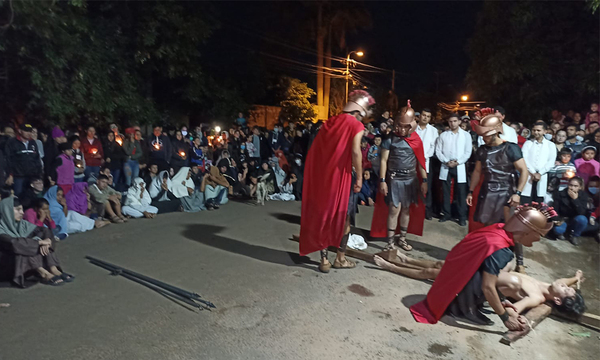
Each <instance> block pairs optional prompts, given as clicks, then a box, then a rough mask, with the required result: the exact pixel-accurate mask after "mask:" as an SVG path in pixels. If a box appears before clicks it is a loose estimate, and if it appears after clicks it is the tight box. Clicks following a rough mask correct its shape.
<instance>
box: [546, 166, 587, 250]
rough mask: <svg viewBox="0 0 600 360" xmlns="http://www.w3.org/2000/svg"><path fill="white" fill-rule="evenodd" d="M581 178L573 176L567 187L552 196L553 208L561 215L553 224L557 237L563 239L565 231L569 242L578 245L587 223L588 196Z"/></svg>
mask: <svg viewBox="0 0 600 360" xmlns="http://www.w3.org/2000/svg"><path fill="white" fill-rule="evenodd" d="M583 189H584V187H583V179H581V178H580V177H577V176H576V177H574V178H572V179H571V180H569V187H568V188H567V189H564V190H563V191H560V192H558V193H557V194H556V195H555V197H554V210H555V211H556V213H557V214H558V216H559V217H561V220H559V221H556V222H555V225H554V229H553V230H554V233H555V234H556V236H557V239H559V240H564V239H565V233H566V234H567V238H568V240H569V242H570V243H571V244H573V245H575V246H578V245H579V237H580V236H581V233H582V232H583V231H584V230H585V229H586V227H587V224H588V218H587V216H586V215H587V213H588V208H587V207H588V196H587V194H586V192H585V191H583Z"/></svg>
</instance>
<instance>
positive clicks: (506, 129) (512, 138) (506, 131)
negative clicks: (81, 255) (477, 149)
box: [477, 123, 519, 146]
mask: <svg viewBox="0 0 600 360" xmlns="http://www.w3.org/2000/svg"><path fill="white" fill-rule="evenodd" d="M500 139H502V140H504V141H508V142H511V143H514V144H518V143H519V139H518V138H517V132H516V131H515V129H513V128H511V127H510V126H508V125H506V124H505V123H502V134H500ZM477 144H478V145H477V146H481V145H483V144H484V143H483V137H481V136H479V138H478V139H477Z"/></svg>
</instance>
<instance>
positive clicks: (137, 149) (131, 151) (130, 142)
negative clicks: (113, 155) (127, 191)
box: [123, 127, 144, 186]
mask: <svg viewBox="0 0 600 360" xmlns="http://www.w3.org/2000/svg"><path fill="white" fill-rule="evenodd" d="M125 136H126V137H127V138H126V139H125V142H124V143H123V150H124V151H125V155H127V160H126V161H125V164H124V165H123V172H124V174H125V184H126V185H127V186H131V180H132V179H135V178H137V177H138V176H139V174H140V163H139V161H140V159H141V158H142V157H143V156H144V152H143V150H142V144H141V143H140V142H139V141H138V140H137V139H136V138H135V129H134V128H132V127H130V128H127V129H125Z"/></svg>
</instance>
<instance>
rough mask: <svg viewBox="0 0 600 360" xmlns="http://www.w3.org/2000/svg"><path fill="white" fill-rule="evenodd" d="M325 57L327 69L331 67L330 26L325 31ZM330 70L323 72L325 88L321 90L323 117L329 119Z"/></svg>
mask: <svg viewBox="0 0 600 360" xmlns="http://www.w3.org/2000/svg"><path fill="white" fill-rule="evenodd" d="M325 56H326V58H325V67H326V68H327V69H331V26H329V31H328V33H327V53H326V55H325ZM330 71H331V70H326V71H325V74H324V80H325V86H324V87H325V89H324V92H323V106H325V112H324V114H325V117H326V118H327V119H329V116H330V114H329V94H330V92H331V76H329V72H330Z"/></svg>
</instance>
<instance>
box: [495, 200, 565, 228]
mask: <svg viewBox="0 0 600 360" xmlns="http://www.w3.org/2000/svg"><path fill="white" fill-rule="evenodd" d="M557 216H558V214H557V213H556V211H554V208H552V207H549V206H548V205H546V204H544V203H536V202H532V203H531V204H525V205H522V206H518V207H517V210H516V211H515V213H514V215H513V216H512V217H511V218H510V219H508V220H507V221H506V224H505V225H504V227H505V228H506V229H510V231H511V232H515V231H532V230H533V231H535V232H536V233H538V234H540V235H541V236H544V235H546V234H547V233H548V231H550V229H552V226H553V225H554V222H553V219H554V218H556V217H557Z"/></svg>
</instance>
